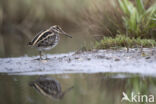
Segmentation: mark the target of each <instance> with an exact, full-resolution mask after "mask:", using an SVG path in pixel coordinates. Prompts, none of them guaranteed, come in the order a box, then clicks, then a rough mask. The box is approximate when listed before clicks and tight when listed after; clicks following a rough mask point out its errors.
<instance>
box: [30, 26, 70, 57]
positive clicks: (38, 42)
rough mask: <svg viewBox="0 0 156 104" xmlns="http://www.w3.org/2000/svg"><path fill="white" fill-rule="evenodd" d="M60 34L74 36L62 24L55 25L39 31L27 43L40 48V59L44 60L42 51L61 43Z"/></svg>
mask: <svg viewBox="0 0 156 104" xmlns="http://www.w3.org/2000/svg"><path fill="white" fill-rule="evenodd" d="M60 34H63V35H65V36H67V37H70V38H72V37H71V36H70V35H68V34H67V33H66V32H64V31H63V30H62V28H61V27H60V26H58V25H54V26H50V27H49V28H48V29H45V30H42V31H41V32H39V33H38V34H37V35H36V36H35V37H34V38H33V39H32V41H30V42H28V44H27V45H28V46H31V47H33V48H36V49H37V50H39V55H40V58H39V59H40V60H42V52H43V51H46V50H50V49H52V48H54V47H55V46H56V45H57V44H58V43H59V40H60ZM46 59H48V58H47V55H46Z"/></svg>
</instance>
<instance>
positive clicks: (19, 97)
mask: <svg viewBox="0 0 156 104" xmlns="http://www.w3.org/2000/svg"><path fill="white" fill-rule="evenodd" d="M46 76H47V77H50V78H54V79H55V80H57V81H58V82H59V83H60V84H61V87H62V90H63V91H64V90H65V89H67V88H69V87H71V86H73V87H74V88H73V89H72V90H71V91H69V92H68V93H67V94H66V95H65V96H64V98H63V99H60V100H58V99H51V98H48V97H47V96H44V95H42V94H40V93H38V92H37V91H36V90H35V89H34V88H32V87H30V86H29V82H30V81H33V80H35V79H37V78H38V77H39V76H36V75H34V76H19V75H4V74H3V75H2V74H1V75H0V92H1V93H0V104H52V103H53V104H121V99H122V96H123V95H122V93H123V92H125V93H127V94H128V95H129V96H130V93H131V92H136V93H140V94H147V95H148V94H153V95H154V96H156V78H155V77H148V76H146V77H144V76H140V75H136V74H128V73H97V74H57V75H46ZM123 104H129V102H127V101H124V102H123ZM132 104H133V103H132ZM134 104H143V103H134ZM150 104H152V103H150ZM153 104H154V103H153Z"/></svg>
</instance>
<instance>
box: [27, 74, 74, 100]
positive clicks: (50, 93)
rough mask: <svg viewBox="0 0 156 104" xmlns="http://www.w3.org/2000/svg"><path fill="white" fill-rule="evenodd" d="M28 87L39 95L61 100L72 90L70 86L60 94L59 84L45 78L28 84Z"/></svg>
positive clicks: (41, 77) (42, 77)
mask: <svg viewBox="0 0 156 104" xmlns="http://www.w3.org/2000/svg"><path fill="white" fill-rule="evenodd" d="M29 85H30V86H31V87H33V88H35V89H36V90H37V91H39V93H41V94H43V95H45V96H47V97H49V98H54V99H62V98H63V97H64V95H65V94H66V93H67V92H69V91H70V90H71V89H73V86H72V87H70V88H68V89H66V90H65V91H64V92H62V88H61V84H60V83H59V82H58V81H57V80H55V79H53V78H49V77H45V76H40V77H39V78H38V79H37V80H35V81H32V82H30V83H29Z"/></svg>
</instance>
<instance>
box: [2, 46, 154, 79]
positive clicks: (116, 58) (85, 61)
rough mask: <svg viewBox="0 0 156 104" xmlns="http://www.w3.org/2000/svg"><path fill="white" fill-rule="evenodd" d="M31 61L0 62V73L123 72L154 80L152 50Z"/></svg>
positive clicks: (65, 55) (117, 51)
mask: <svg viewBox="0 0 156 104" xmlns="http://www.w3.org/2000/svg"><path fill="white" fill-rule="evenodd" d="M38 57H39V56H34V57H28V56H25V57H17V58H0V73H7V74H18V75H37V74H61V73H100V72H124V73H125V72H126V73H138V74H143V75H152V76H156V48H144V49H143V52H142V53H141V52H140V49H137V48H136V49H134V48H133V49H130V51H129V53H127V52H126V49H121V50H93V51H87V52H81V51H78V52H71V53H67V54H53V55H50V54H48V58H50V59H49V60H48V61H46V60H42V61H39V60H36V59H37V58H38Z"/></svg>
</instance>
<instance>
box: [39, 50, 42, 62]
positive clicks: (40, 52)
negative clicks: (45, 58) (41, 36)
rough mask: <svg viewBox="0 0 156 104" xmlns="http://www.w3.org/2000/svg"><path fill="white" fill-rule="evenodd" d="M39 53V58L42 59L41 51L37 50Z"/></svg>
mask: <svg viewBox="0 0 156 104" xmlns="http://www.w3.org/2000/svg"><path fill="white" fill-rule="evenodd" d="M39 54H40V60H42V51H39Z"/></svg>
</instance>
